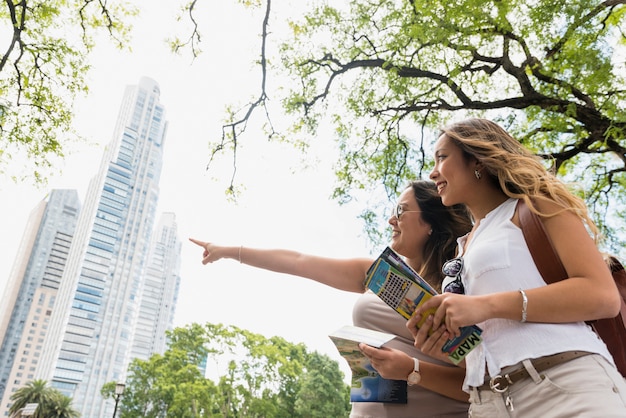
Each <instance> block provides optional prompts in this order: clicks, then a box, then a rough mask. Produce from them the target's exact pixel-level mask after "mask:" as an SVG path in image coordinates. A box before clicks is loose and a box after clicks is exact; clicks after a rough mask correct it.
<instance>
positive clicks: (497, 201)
mask: <svg viewBox="0 0 626 418" xmlns="http://www.w3.org/2000/svg"><path fill="white" fill-rule="evenodd" d="M508 198H509V197H508V196H507V195H505V194H504V193H503V192H502V191H501V190H497V191H496V192H495V193H494V192H491V193H485V194H483V195H482V196H477V197H476V199H474V201H473V202H472V203H468V204H467V208H468V209H469V211H470V213H471V214H472V217H473V218H474V222H475V224H478V223H479V222H480V220H481V219H483V218H484V217H485V216H487V214H488V213H489V212H491V211H492V210H494V209H495V208H497V207H498V206H500V205H501V204H502V203H504V202H505V201H506V200H507V199H508Z"/></svg>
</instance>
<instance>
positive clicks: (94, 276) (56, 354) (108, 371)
mask: <svg viewBox="0 0 626 418" xmlns="http://www.w3.org/2000/svg"><path fill="white" fill-rule="evenodd" d="M159 96H160V91H159V86H158V84H157V83H156V82H155V81H154V80H151V79H149V78H146V77H144V78H142V79H141V80H140V82H139V84H138V85H136V86H128V87H127V88H126V91H125V93H124V97H123V100H122V105H121V108H120V111H119V115H118V119H117V123H116V126H115V129H114V133H113V138H112V140H111V142H110V143H109V145H108V146H107V148H106V150H105V153H104V156H103V159H102V162H101V164H100V167H99V169H98V172H97V173H96V175H95V177H94V178H93V179H92V180H91V182H90V184H89V188H88V190H87V195H86V198H85V202H84V205H83V208H82V209H81V213H80V216H79V218H78V224H77V227H76V232H75V234H74V239H73V240H72V245H71V247H70V251H69V255H68V261H67V264H66V267H65V271H64V274H63V278H62V280H61V283H60V286H59V290H58V294H57V297H56V302H55V306H54V309H53V311H52V316H51V320H50V327H49V329H48V335H47V336H46V339H45V342H44V349H43V353H42V357H41V360H40V363H39V366H38V368H37V372H36V378H39V379H44V380H47V381H49V382H50V383H51V385H52V386H53V387H54V388H56V389H58V390H60V391H61V392H62V393H64V394H66V395H68V396H70V397H72V398H73V405H74V408H76V409H77V410H78V411H79V412H80V413H81V416H82V417H83V418H92V417H110V416H112V413H113V407H114V402H113V400H112V399H103V398H102V396H101V395H100V390H101V388H102V386H103V385H104V384H105V383H107V382H111V381H123V379H124V378H125V374H126V369H127V366H128V364H129V363H130V360H131V359H132V356H133V351H134V350H135V351H136V352H139V351H141V352H142V353H144V354H145V353H149V352H150V351H151V350H154V349H155V348H153V347H148V346H144V344H153V343H154V341H150V342H149V341H145V340H142V339H138V340H137V341H136V342H135V334H136V330H137V326H138V325H139V324H141V322H140V320H141V317H140V313H141V310H142V301H144V300H147V299H143V298H142V296H143V292H144V290H145V289H146V277H148V276H150V277H151V276H152V274H147V273H146V271H147V266H148V265H149V259H148V257H149V254H150V243H151V236H152V230H153V226H154V220H155V212H156V207H157V200H158V196H159V179H160V175H161V167H162V160H163V145H164V141H165V136H166V131H167V122H166V120H165V109H164V107H163V106H162V105H161V104H160V102H159ZM168 248H169V249H172V250H175V249H176V246H175V245H171V246H170V247H168ZM174 270H175V269H173V270H172V272H171V275H170V277H172V276H174V277H178V272H175V271H174ZM165 287H166V286H162V287H161V288H162V289H165ZM152 288H154V286H153V285H152V284H151V283H149V284H148V289H152ZM169 290H172V289H171V288H168V291H169ZM174 290H176V289H175V287H174ZM150 297H154V295H153V296H150ZM169 298H170V300H171V301H172V303H174V301H175V299H176V296H175V295H170V296H169ZM172 313H173V309H172V310H171V311H170V312H169V314H170V315H171V314H172ZM155 320H158V321H163V322H164V323H168V324H169V323H171V317H167V315H165V316H164V317H159V318H158V319H156V318H155ZM155 327H160V325H156V324H152V328H155ZM142 330H143V328H142ZM142 332H143V331H142ZM133 347H136V349H133ZM137 347H141V350H139V349H138V348H137ZM156 349H158V350H160V346H159V348H156Z"/></svg>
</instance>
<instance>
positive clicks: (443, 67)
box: [214, 0, 626, 246]
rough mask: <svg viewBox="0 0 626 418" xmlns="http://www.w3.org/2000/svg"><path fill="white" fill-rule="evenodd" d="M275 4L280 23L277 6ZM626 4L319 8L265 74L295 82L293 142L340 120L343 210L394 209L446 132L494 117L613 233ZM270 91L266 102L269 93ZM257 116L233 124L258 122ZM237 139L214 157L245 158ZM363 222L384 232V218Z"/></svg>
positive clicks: (623, 159) (377, 3) (623, 190)
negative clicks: (382, 200)
mask: <svg viewBox="0 0 626 418" xmlns="http://www.w3.org/2000/svg"><path fill="white" fill-rule="evenodd" d="M264 3H265V5H266V13H265V16H267V15H268V11H269V8H270V5H271V1H270V0H266V1H265V2H264ZM310 3H313V2H310ZM624 3H626V0H556V1H555V0H532V1H528V0H487V1H485V0H445V1H444V0H412V1H407V0H393V1H388V0H349V1H348V0H346V1H340V2H315V3H313V4H316V6H313V7H311V8H310V10H309V11H308V12H307V13H306V14H305V15H304V16H303V17H302V18H299V17H293V18H292V19H291V22H290V27H291V33H290V34H289V35H288V36H287V37H286V39H285V41H284V42H282V43H281V44H280V54H279V59H274V60H272V59H271V58H272V57H267V58H266V57H265V56H264V54H265V48H264V49H263V50H262V51H261V54H262V56H263V58H264V60H262V61H261V62H260V65H261V67H262V69H261V71H262V72H263V74H266V72H267V71H268V70H269V69H270V68H269V66H267V65H264V62H274V63H279V64H280V66H278V65H276V66H275V67H274V68H272V69H273V70H275V72H274V73H273V74H272V75H274V76H276V75H277V74H278V73H279V72H281V71H287V72H288V73H289V75H290V77H291V78H292V80H291V83H288V82H284V81H283V82H281V86H282V87H283V88H285V89H287V90H289V92H288V93H287V94H286V95H285V97H284V101H283V103H284V108H285V110H286V111H287V112H289V113H291V114H292V115H300V116H302V117H301V118H300V120H298V121H297V122H296V123H294V125H293V126H292V127H291V132H288V133H285V135H292V136H296V135H299V134H305V133H307V134H313V135H314V134H316V133H317V129H318V127H319V126H320V124H321V123H331V124H332V126H333V128H334V139H335V141H336V142H337V144H338V147H339V155H338V158H337V165H336V174H337V185H336V189H335V191H334V197H335V198H336V199H337V200H339V201H340V202H346V201H348V200H350V199H353V198H354V197H358V196H368V195H370V194H371V192H372V191H373V190H375V189H377V188H378V187H379V185H381V184H383V185H384V186H385V188H386V194H387V197H388V199H393V198H395V196H396V195H397V193H398V192H399V191H400V189H401V188H403V187H404V186H405V184H406V182H407V180H408V179H413V178H416V177H425V176H427V175H428V172H429V167H430V164H431V163H432V161H431V158H430V149H429V145H430V144H431V142H432V141H433V140H434V139H435V136H436V131H437V129H438V128H440V127H441V125H442V124H444V123H446V122H448V121H449V120H450V119H452V118H464V117H468V116H483V117H488V118H491V119H494V120H496V121H498V122H499V123H501V124H502V125H503V126H504V127H505V128H506V129H508V130H509V131H510V132H511V133H512V134H514V135H515V136H516V137H517V138H518V139H519V140H520V142H521V143H523V144H524V145H526V146H528V147H529V148H530V149H532V150H533V151H534V152H536V153H537V154H538V155H541V156H542V157H544V158H545V160H546V165H547V166H550V167H552V168H553V169H554V170H555V171H556V172H557V173H558V175H559V176H561V177H562V178H563V179H564V180H566V181H568V182H572V184H576V186H577V189H576V192H577V193H580V194H581V195H584V197H585V198H586V200H587V202H588V204H589V206H590V209H591V210H592V211H593V212H594V213H596V215H597V217H596V220H597V221H598V223H599V224H600V225H601V226H607V225H615V224H616V223H617V224H622V225H623V223H624V215H625V213H624V210H623V209H622V208H624V207H625V205H624V203H626V202H625V201H624V199H626V174H625V173H626V113H624V111H623V107H624V103H625V99H626V88H625V87H626V83H625V77H626V69H625V68H624V52H626V48H625V47H624V45H625V40H626V35H625V34H626V18H625V15H626V6H625V5H624ZM274 17H275V19H276V20H278V19H282V18H283V16H274ZM276 20H273V21H272V20H269V23H266V24H264V26H263V44H262V45H263V47H265V46H266V45H267V39H266V38H267V37H268V36H269V35H265V34H266V31H265V29H266V26H268V25H271V24H272V23H276ZM270 33H271V32H270ZM279 41H280V40H275V42H276V43H279ZM273 58H275V57H273ZM261 90H262V92H263V93H264V94H265V85H262V86H261ZM261 97H263V96H261ZM258 105H259V104H258V103H257V102H255V106H258ZM253 109H254V108H253V107H252V106H251V107H249V108H248V109H246V110H245V111H244V114H243V116H241V115H233V116H232V117H231V120H230V122H234V121H238V119H239V120H247V118H248V116H249V111H250V110H253ZM246 111H248V113H246ZM226 126H232V125H226ZM230 133H231V134H230V136H223V137H222V141H221V142H219V143H218V144H217V145H216V147H215V148H214V154H215V153H216V152H226V151H229V150H230V151H232V152H233V155H236V149H237V145H238V142H237V141H238V139H239V137H238V136H237V132H230ZM239 133H241V131H240V132H239ZM312 140H313V139H311V141H312ZM374 195H376V194H374ZM364 219H366V220H367V221H368V222H373V223H376V219H373V218H372V213H371V212H367V213H364ZM615 229H616V230H620V229H623V228H620V227H619V226H617V227H616V228H615ZM605 231H606V232H608V235H609V236H610V235H611V233H610V232H611V229H606V230H605ZM614 244H618V243H617V241H615V242H614ZM616 246H617V245H616Z"/></svg>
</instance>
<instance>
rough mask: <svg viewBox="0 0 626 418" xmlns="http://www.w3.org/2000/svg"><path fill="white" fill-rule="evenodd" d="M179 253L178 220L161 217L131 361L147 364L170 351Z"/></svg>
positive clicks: (178, 278) (146, 280) (149, 263)
mask: <svg viewBox="0 0 626 418" xmlns="http://www.w3.org/2000/svg"><path fill="white" fill-rule="evenodd" d="M180 252H181V242H180V239H179V238H178V227H177V225H176V216H175V215H174V214H173V213H170V212H167V213H163V214H161V218H160V220H159V224H158V225H157V227H156V228H155V230H154V234H153V237H152V244H151V245H150V255H149V257H148V262H147V265H146V271H145V273H144V285H143V291H142V298H141V304H140V307H139V315H138V319H137V325H136V326H135V332H134V335H133V346H132V352H131V357H132V358H139V359H142V360H147V359H149V358H150V356H151V355H152V354H155V353H158V354H163V353H164V352H165V349H166V348H167V347H166V346H167V341H166V339H165V331H166V330H168V329H171V328H172V327H173V326H174V323H173V321H174V313H175V309H176V302H177V298H178V289H179V287H180V275H179V272H180Z"/></svg>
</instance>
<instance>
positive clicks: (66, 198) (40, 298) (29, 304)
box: [0, 190, 80, 416]
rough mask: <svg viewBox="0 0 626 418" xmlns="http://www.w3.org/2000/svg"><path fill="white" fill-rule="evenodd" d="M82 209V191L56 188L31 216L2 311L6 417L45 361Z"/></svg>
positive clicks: (1, 411) (0, 408)
mask: <svg viewBox="0 0 626 418" xmlns="http://www.w3.org/2000/svg"><path fill="white" fill-rule="evenodd" d="M79 211H80V203H79V200H78V193H77V192H76V190H53V191H52V192H51V193H50V195H49V196H47V197H46V198H45V199H44V200H42V201H41V202H40V203H39V204H38V205H37V206H36V207H35V209H33V211H32V212H31V214H30V216H29V219H28V223H27V225H26V230H25V232H24V236H23V237H22V241H21V244H20V247H19V250H18V253H17V256H16V258H15V262H14V264H13V268H12V271H11V275H10V277H9V280H8V282H7V289H6V292H5V295H4V300H3V301H2V308H1V312H0V399H2V401H1V403H0V415H1V416H6V415H8V408H9V406H10V400H9V398H10V397H11V395H12V394H13V392H15V390H17V389H18V388H19V387H21V386H23V385H24V384H26V383H27V382H29V381H31V380H33V378H34V375H35V370H36V368H37V367H38V365H39V363H40V358H41V355H42V348H43V344H44V340H45V336H46V333H47V329H48V325H49V321H50V317H51V314H52V309H53V304H54V299H55V296H56V293H57V290H58V288H59V285H60V282H61V276H62V274H63V269H64V267H65V263H66V261H67V257H68V252H69V248H70V243H71V240H72V235H73V234H74V229H75V227H76V221H77V219H78V213H79Z"/></svg>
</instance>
